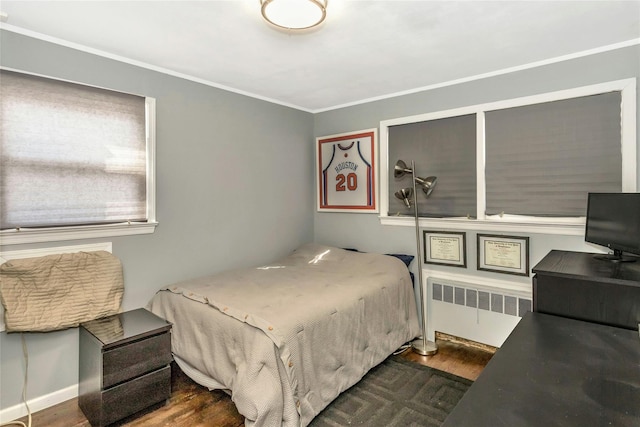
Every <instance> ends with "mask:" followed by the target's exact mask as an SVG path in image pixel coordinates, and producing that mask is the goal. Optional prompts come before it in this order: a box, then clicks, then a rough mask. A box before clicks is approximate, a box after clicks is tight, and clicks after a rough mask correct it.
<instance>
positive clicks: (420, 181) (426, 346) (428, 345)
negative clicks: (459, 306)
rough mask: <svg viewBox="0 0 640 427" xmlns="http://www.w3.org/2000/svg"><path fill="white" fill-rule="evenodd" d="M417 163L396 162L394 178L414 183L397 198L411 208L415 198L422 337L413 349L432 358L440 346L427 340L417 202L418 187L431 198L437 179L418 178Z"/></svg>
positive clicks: (400, 192)
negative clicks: (407, 179)
mask: <svg viewBox="0 0 640 427" xmlns="http://www.w3.org/2000/svg"><path fill="white" fill-rule="evenodd" d="M415 170H416V167H415V163H414V162H413V161H411V168H409V167H407V164H406V163H405V162H403V161H402V160H398V161H397V162H396V165H395V168H394V171H393V176H394V177H395V178H401V177H403V176H405V175H406V174H411V181H413V186H412V187H410V188H403V189H401V190H399V191H397V192H396V193H395V195H396V197H397V198H398V199H400V200H402V201H403V202H404V204H405V206H406V207H408V208H409V207H411V198H412V197H413V207H414V218H415V225H416V253H417V258H418V263H419V264H418V283H419V284H420V304H421V309H420V310H421V311H422V337H419V338H416V339H415V340H413V342H412V343H411V348H412V349H413V351H415V352H416V353H418V354H421V355H423V356H430V355H433V354H436V353H437V352H438V345H437V344H436V343H435V342H432V341H429V340H427V313H426V311H427V310H426V304H425V297H426V295H424V293H423V286H422V248H421V246H420V221H419V218H418V200H417V197H416V195H417V192H416V186H417V185H419V186H420V188H422V191H423V192H424V194H425V195H426V197H429V195H430V194H431V192H432V191H433V188H434V187H435V186H436V181H437V178H436V177H435V176H430V177H427V178H420V177H417V176H416V174H415Z"/></svg>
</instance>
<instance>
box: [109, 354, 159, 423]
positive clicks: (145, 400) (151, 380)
mask: <svg viewBox="0 0 640 427" xmlns="http://www.w3.org/2000/svg"><path fill="white" fill-rule="evenodd" d="M170 394H171V367H169V366H165V367H164V368H162V369H160V370H158V371H154V372H151V373H148V374H146V375H143V376H141V377H139V378H136V379H135V380H132V381H128V382H125V383H122V384H120V385H118V386H115V387H112V388H110V389H109V390H105V391H103V392H102V417H101V418H102V419H101V423H100V425H103V426H104V425H107V424H111V423H113V422H114V421H117V420H120V419H122V418H124V417H127V416H129V415H132V414H135V413H136V412H138V411H140V410H142V409H145V408H146V407H148V406H150V405H153V404H155V403H159V402H162V401H164V400H166V399H168V398H169V396H170Z"/></svg>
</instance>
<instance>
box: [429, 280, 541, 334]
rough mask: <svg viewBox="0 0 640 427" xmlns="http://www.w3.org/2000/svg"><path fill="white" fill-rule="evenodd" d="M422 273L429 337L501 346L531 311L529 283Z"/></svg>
mask: <svg viewBox="0 0 640 427" xmlns="http://www.w3.org/2000/svg"><path fill="white" fill-rule="evenodd" d="M438 273H439V272H435V273H434V272H428V273H426V274H425V277H426V285H427V315H428V325H429V334H428V336H433V335H434V333H435V331H438V332H442V333H445V334H449V335H453V336H456V337H460V338H464V339H467V340H471V341H476V342H479V343H483V344H488V345H491V346H494V347H500V346H501V345H502V343H503V342H504V341H505V340H506V339H507V337H508V336H509V334H510V333H511V331H512V330H513V328H515V326H516V325H517V324H518V322H519V321H520V318H521V317H522V316H523V315H524V313H526V312H527V311H531V309H532V297H531V295H532V292H531V283H529V284H525V283H518V282H507V281H499V280H488V279H484V278H481V277H475V276H468V275H452V274H438Z"/></svg>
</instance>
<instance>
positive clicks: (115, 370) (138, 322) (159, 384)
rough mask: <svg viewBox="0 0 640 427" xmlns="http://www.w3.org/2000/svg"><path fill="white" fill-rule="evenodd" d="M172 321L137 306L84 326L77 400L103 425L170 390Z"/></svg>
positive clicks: (96, 424) (97, 425)
mask: <svg viewBox="0 0 640 427" xmlns="http://www.w3.org/2000/svg"><path fill="white" fill-rule="evenodd" d="M170 329H171V324H170V323H168V322H166V321H165V320H163V319H161V318H159V317H158V316H156V315H155V314H153V313H151V312H149V311H147V310H145V309H137V310H132V311H128V312H126V313H120V314H117V315H114V316H110V317H106V318H103V319H97V320H92V321H90V322H85V323H83V324H81V325H80V370H79V382H80V384H79V390H78V391H79V397H78V404H79V406H80V408H81V409H82V411H83V412H84V414H85V416H86V417H87V419H88V420H89V422H90V423H91V425H92V426H94V427H101V426H105V425H108V424H112V423H114V422H115V421H118V420H120V419H122V418H125V417H127V416H129V415H132V414H134V413H136V412H138V411H141V410H143V409H145V408H147V407H149V406H152V405H154V404H157V403H160V402H163V401H165V400H166V399H168V398H169V396H170V394H171V367H170V363H171V336H170V334H169V331H170Z"/></svg>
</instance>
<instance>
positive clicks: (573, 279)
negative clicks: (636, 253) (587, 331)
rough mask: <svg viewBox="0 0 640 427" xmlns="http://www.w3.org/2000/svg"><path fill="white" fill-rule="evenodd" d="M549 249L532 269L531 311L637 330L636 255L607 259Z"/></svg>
mask: <svg viewBox="0 0 640 427" xmlns="http://www.w3.org/2000/svg"><path fill="white" fill-rule="evenodd" d="M594 255H596V254H591V253H584V252H569V251H551V252H549V254H548V255H547V256H545V257H544V258H543V259H542V260H541V261H540V262H539V263H538V264H537V265H536V266H535V267H534V268H533V270H532V271H533V273H534V277H533V311H534V312H538V313H546V314H555V315H558V316H563V317H570V318H572V319H578V320H586V321H588V322H596V323H602V324H605V325H611V326H617V327H620V328H627V329H634V330H638V323H640V258H638V260H637V261H636V262H611V261H603V260H599V259H596V258H594Z"/></svg>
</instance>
